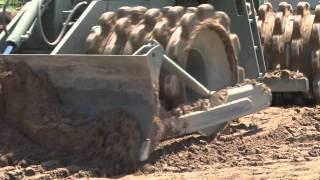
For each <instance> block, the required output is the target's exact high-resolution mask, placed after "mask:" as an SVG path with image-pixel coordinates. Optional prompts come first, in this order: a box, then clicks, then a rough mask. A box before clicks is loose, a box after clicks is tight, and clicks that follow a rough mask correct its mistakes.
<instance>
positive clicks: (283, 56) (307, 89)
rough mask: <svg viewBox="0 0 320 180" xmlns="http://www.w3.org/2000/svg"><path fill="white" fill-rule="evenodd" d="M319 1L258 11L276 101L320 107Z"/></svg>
mask: <svg viewBox="0 0 320 180" xmlns="http://www.w3.org/2000/svg"><path fill="white" fill-rule="evenodd" d="M319 10H320V6H319V5H318V2H317V1H304V2H296V3H294V2H292V4H289V3H288V2H286V1H283V2H277V1H269V2H266V3H264V4H262V5H261V6H260V7H259V9H258V11H257V20H258V27H259V32H260V34H261V43H262V46H263V49H264V59H265V62H266V74H265V78H264V80H263V81H264V82H265V83H266V84H267V85H268V86H269V87H270V88H271V89H272V92H273V99H274V100H277V99H282V101H283V99H284V101H285V103H286V102H287V101H289V100H294V101H297V100H298V101H299V102H301V101H303V100H308V101H309V102H310V100H312V102H313V103H315V104H319V102H320V91H319V85H320V83H319V80H320V79H319V77H320V76H319V72H320V71H319V70H320V69H319V28H318V26H319V18H320V16H319V13H320V11H319Z"/></svg>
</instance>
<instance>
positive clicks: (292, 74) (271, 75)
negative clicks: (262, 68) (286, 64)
mask: <svg viewBox="0 0 320 180" xmlns="http://www.w3.org/2000/svg"><path fill="white" fill-rule="evenodd" d="M304 77H306V76H305V75H304V74H303V73H301V72H296V71H290V70H275V71H272V72H267V73H266V74H265V76H264V79H301V78H304Z"/></svg>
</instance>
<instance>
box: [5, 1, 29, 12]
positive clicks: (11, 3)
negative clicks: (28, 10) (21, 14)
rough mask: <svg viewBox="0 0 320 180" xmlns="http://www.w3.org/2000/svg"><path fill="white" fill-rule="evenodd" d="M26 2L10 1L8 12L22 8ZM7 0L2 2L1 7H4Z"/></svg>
mask: <svg viewBox="0 0 320 180" xmlns="http://www.w3.org/2000/svg"><path fill="white" fill-rule="evenodd" d="M25 1H26V0H10V2H9V7H8V10H10V9H15V8H17V7H19V6H21V5H22V4H23V3H24V2H25ZM5 2H6V0H0V7H3V5H4V3H5Z"/></svg>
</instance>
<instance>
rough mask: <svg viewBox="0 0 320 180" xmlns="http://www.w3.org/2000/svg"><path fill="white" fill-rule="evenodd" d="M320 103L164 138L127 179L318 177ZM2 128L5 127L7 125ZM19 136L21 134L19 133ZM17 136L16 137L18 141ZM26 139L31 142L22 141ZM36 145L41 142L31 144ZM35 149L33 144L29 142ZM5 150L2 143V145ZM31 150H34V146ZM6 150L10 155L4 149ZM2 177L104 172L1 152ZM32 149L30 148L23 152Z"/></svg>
mask: <svg viewBox="0 0 320 180" xmlns="http://www.w3.org/2000/svg"><path fill="white" fill-rule="evenodd" d="M319 113H320V107H315V108H311V107H303V108H302V107H286V108H278V107H272V108H269V109H267V110H265V111H262V112H259V113H256V114H254V115H250V116H247V117H244V118H242V119H240V120H239V122H232V123H230V124H229V126H228V127H227V128H226V129H225V130H224V132H222V133H221V134H220V135H219V136H218V137H217V138H215V139H210V138H205V137H201V136H199V135H189V136H186V137H181V138H178V139H174V140H168V141H165V142H162V143H161V145H160V147H159V148H158V149H157V150H156V151H155V152H154V153H153V154H152V157H151V158H150V161H149V162H147V163H145V164H144V165H142V167H141V168H140V170H139V171H138V172H136V173H133V174H131V175H127V174H123V176H118V177H122V178H124V179H198V178H203V179H211V178H218V179H239V178H243V179H247V178H259V179H260V178H262V179H265V178H270V179H274V178H280V179H318V178H320V143H319V141H320V114H319ZM4 129H6V128H5V127H4ZM9 129H10V128H7V130H8V131H7V132H6V131H5V130H3V129H2V130H1V133H0V137H1V145H2V147H3V140H6V142H7V143H8V142H10V143H11V142H14V144H16V145H21V147H16V148H18V149H19V148H20V149H21V150H24V151H29V149H25V147H29V148H30V144H33V143H32V142H29V141H28V139H23V138H22V137H23V135H22V134H19V133H18V132H12V131H9ZM20 137H21V138H20ZM15 141H18V142H15ZM24 143H30V144H28V145H27V146H24ZM33 146H35V147H34V148H36V149H37V145H36V144H33ZM31 148H32V147H31ZM2 149H4V148H2ZM30 150H32V149H30ZM5 153H6V154H5ZM1 154H2V156H1V159H0V166H1V167H2V168H1V169H0V179H21V178H27V179H52V178H70V179H72V178H81V177H82V178H88V177H102V176H103V174H101V172H100V171H99V169H95V168H83V167H81V166H76V165H72V164H69V165H68V163H66V162H63V161H61V160H56V159H52V160H48V161H45V162H39V161H37V160H33V159H29V158H28V157H27V156H25V157H21V158H18V159H14V158H13V157H14V155H13V154H10V152H4V151H1ZM21 154H28V153H21Z"/></svg>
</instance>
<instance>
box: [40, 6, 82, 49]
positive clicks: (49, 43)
mask: <svg viewBox="0 0 320 180" xmlns="http://www.w3.org/2000/svg"><path fill="white" fill-rule="evenodd" d="M39 2H40V1H39ZM39 2H38V14H37V19H38V27H39V30H40V34H41V36H42V38H43V40H44V41H45V43H47V44H48V45H50V46H55V45H57V44H58V43H59V42H60V41H61V39H62V38H63V35H64V33H65V32H66V30H67V27H68V24H69V23H70V21H71V18H72V17H73V15H74V13H75V12H76V11H77V10H78V9H79V8H80V7H81V6H83V5H87V4H88V3H87V2H86V1H82V2H79V3H78V4H76V6H75V7H74V8H73V9H72V11H71V13H70V14H69V15H68V17H67V19H66V21H65V23H64V25H63V27H62V29H61V31H60V33H59V35H58V37H57V38H56V39H55V40H54V41H53V42H50V41H49V40H48V38H47V36H46V35H45V33H44V30H43V25H42V19H41V3H39Z"/></svg>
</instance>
